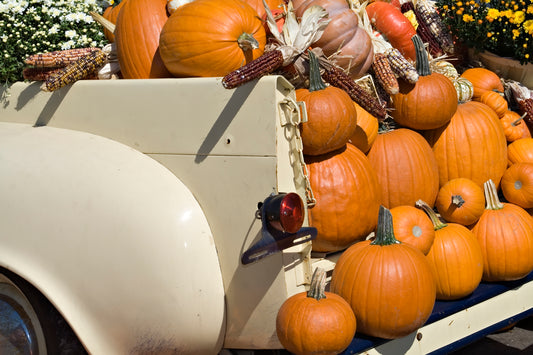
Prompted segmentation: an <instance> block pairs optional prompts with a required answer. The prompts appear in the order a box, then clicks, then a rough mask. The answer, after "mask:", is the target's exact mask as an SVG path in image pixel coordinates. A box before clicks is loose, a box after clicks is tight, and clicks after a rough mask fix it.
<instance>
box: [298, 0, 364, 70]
mask: <svg viewBox="0 0 533 355" xmlns="http://www.w3.org/2000/svg"><path fill="white" fill-rule="evenodd" d="M292 4H293V6H294V11H295V14H296V17H297V18H300V17H301V16H302V15H303V13H304V12H305V10H306V9H307V8H309V7H311V6H313V5H318V6H321V7H322V8H324V9H325V10H326V11H327V12H328V19H329V20H330V22H329V24H328V25H327V27H326V29H325V30H324V33H323V34H322V36H321V37H320V38H319V39H318V41H316V42H315V43H314V44H313V47H320V48H322V50H323V51H324V54H325V55H326V56H327V57H329V58H330V60H331V61H333V62H334V63H336V64H337V65H338V66H340V67H342V68H343V69H345V70H346V71H347V72H348V73H349V74H350V76H351V77H352V78H359V77H361V76H363V75H365V74H366V72H367V71H368V69H369V68H370V66H371V65H372V61H373V60H374V47H373V45H372V40H371V38H370V36H369V35H368V33H367V32H366V31H365V30H364V29H363V28H361V27H360V26H359V17H358V16H357V15H356V14H355V12H354V11H353V10H352V9H351V8H350V6H349V4H348V2H347V1H345V0H293V1H292Z"/></svg>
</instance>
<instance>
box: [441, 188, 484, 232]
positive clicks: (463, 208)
mask: <svg viewBox="0 0 533 355" xmlns="http://www.w3.org/2000/svg"><path fill="white" fill-rule="evenodd" d="M435 207H436V208H437V211H439V213H440V215H441V216H442V218H444V220H446V221H448V222H452V223H458V224H462V225H464V226H469V225H471V224H474V223H475V222H477V220H478V219H479V217H481V215H482V214H483V211H484V210H485V195H484V194H483V189H482V188H481V186H479V185H478V184H476V183H475V182H474V181H472V180H470V179H468V178H455V179H451V180H450V181H448V182H446V183H445V184H444V185H443V186H442V187H441V188H440V189H439V194H438V195H437V200H436V201H435Z"/></svg>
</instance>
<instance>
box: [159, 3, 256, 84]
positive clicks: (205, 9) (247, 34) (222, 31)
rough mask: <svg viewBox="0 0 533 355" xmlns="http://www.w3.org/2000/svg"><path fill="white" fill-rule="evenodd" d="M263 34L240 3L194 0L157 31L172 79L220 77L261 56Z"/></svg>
mask: <svg viewBox="0 0 533 355" xmlns="http://www.w3.org/2000/svg"><path fill="white" fill-rule="evenodd" d="M265 43H266V32H265V29H264V27H263V22H262V20H261V19H260V18H259V17H258V16H257V12H256V11H255V10H254V9H253V8H252V7H251V6H250V5H248V4H247V3H245V2H244V1H241V0H225V1H217V0H195V1H193V2H191V3H188V4H185V5H183V6H181V7H179V8H178V9H177V10H176V11H175V12H174V13H173V14H172V16H170V17H169V18H168V21H167V22H166V23H165V25H164V26H163V28H162V29H161V37H160V48H159V52H160V53H161V58H163V61H164V63H165V65H166V67H167V68H168V70H169V71H170V72H171V73H172V75H174V76H176V77H220V76H224V75H226V74H228V73H230V72H232V71H234V70H236V69H238V68H240V67H241V66H243V65H244V64H246V63H249V62H251V61H252V60H253V59H256V58H258V57H259V56H261V55H262V54H263V51H264V48H265Z"/></svg>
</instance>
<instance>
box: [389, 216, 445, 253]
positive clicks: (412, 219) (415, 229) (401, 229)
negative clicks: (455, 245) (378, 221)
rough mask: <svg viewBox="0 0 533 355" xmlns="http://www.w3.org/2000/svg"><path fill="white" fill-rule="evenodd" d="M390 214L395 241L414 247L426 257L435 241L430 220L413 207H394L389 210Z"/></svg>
mask: <svg viewBox="0 0 533 355" xmlns="http://www.w3.org/2000/svg"><path fill="white" fill-rule="evenodd" d="M390 213H391V215H392V225H393V228H394V236H395V237H396V239H398V240H399V241H400V242H402V243H406V244H409V245H412V246H414V247H415V248H417V249H418V250H420V251H421V252H422V253H423V254H424V255H426V254H427V253H428V252H429V249H430V248H431V245H433V240H434V239H435V230H434V229H433V223H431V219H429V217H428V216H427V215H426V214H425V213H424V212H423V211H421V210H420V209H418V208H416V207H414V206H396V207H394V208H391V209H390Z"/></svg>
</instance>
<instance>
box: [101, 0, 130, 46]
mask: <svg viewBox="0 0 533 355" xmlns="http://www.w3.org/2000/svg"><path fill="white" fill-rule="evenodd" d="M125 2H126V0H122V1H121V0H115V1H113V5H109V6H108V7H106V9H105V10H104V13H103V14H102V16H104V18H106V19H107V20H109V21H111V23H113V24H115V23H116V22H117V17H118V13H119V11H120V9H121V8H122V6H124V3H125ZM103 31H104V36H105V38H107V40H108V41H109V42H110V43H113V42H115V35H114V34H113V32H111V31H109V30H108V29H107V28H105V27H104V28H103Z"/></svg>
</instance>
